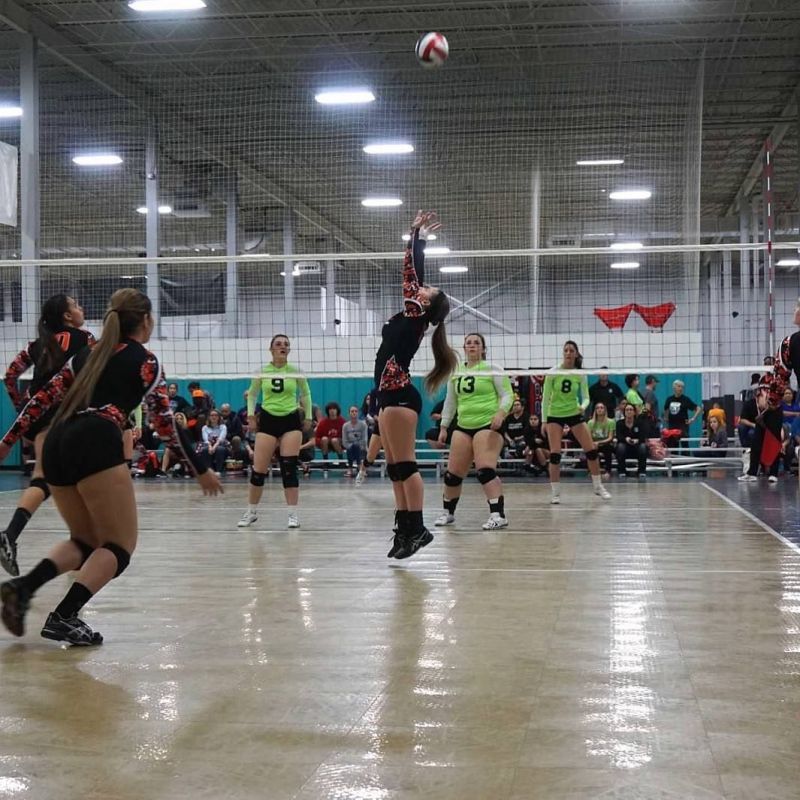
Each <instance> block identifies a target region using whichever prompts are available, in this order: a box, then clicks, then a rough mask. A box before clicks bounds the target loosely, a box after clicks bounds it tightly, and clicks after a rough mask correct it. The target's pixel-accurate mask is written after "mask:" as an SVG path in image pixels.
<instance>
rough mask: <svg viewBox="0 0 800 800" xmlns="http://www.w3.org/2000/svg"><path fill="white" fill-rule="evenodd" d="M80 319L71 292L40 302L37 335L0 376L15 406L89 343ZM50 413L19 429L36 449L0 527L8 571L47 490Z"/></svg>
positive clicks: (0, 552) (15, 570)
mask: <svg viewBox="0 0 800 800" xmlns="http://www.w3.org/2000/svg"><path fill="white" fill-rule="evenodd" d="M83 323H84V318H83V309H82V308H81V307H80V306H79V305H78V303H77V301H76V300H74V299H73V298H72V297H69V296H68V295H66V294H56V295H53V296H52V297H51V298H49V299H48V300H47V301H46V302H45V303H44V305H43V306H42V312H41V315H40V317H39V326H38V334H39V338H38V339H36V340H35V341H33V342H30V343H29V344H28V346H27V347H26V348H25V349H24V350H21V351H20V352H19V353H18V354H17V357H16V358H15V359H14V360H13V361H12V362H11V364H9V366H8V369H7V370H6V374H5V377H4V378H3V382H4V383H5V385H6V391H7V392H8V396H9V397H10V398H11V403H12V404H13V406H14V408H15V409H16V410H17V412H19V411H20V410H21V409H22V407H23V406H24V405H25V403H26V402H27V401H28V400H29V399H30V397H31V396H33V395H34V394H36V392H38V391H39V389H41V388H42V386H44V385H45V384H46V383H47V381H49V380H50V378H52V377H53V375H55V374H56V373H57V372H58V371H59V370H60V369H61V367H63V366H64V364H65V363H66V362H67V360H69V359H70V358H72V356H74V355H75V354H76V353H77V352H79V351H80V350H82V349H83V348H84V347H86V345H89V344H93V343H94V336H92V334H91V333H89V332H88V331H84V330H81V326H82V325H83ZM30 367H33V379H32V380H31V385H30V388H29V389H28V391H27V392H22V391H21V390H20V388H19V385H18V381H19V378H20V376H21V375H22V374H23V373H24V372H25V371H26V370H28V369H29V368H30ZM54 413H55V411H53V412H52V413H50V414H47V415H45V416H44V417H42V418H41V419H39V420H37V421H36V423H35V424H34V425H32V426H31V428H30V429H29V430H28V431H27V432H26V434H25V438H26V439H30V440H31V441H32V442H33V449H34V453H35V454H36V464H35V465H34V468H33V478H32V479H31V483H30V486H29V487H28V488H27V489H26V490H25V491H24V492H23V493H22V497H20V499H19V503H18V505H17V509H16V511H14V516H13V517H12V518H11V522H10V523H9V524H8V527H7V528H6V529H5V530H4V531H2V532H0V565H2V567H3V569H4V570H5V571H6V572H8V573H9V574H10V575H19V567H18V566H17V539H18V538H19V536H20V534H21V533H22V531H23V529H24V528H25V526H26V525H27V524H28V521H29V520H30V518H31V517H32V516H33V515H34V514H35V513H36V511H37V509H38V508H39V506H40V505H41V504H42V503H44V501H45V500H47V498H48V497H49V496H50V490H49V489H48V488H47V483H46V481H45V480H44V474H43V472H42V446H43V445H44V440H45V436H46V435H47V428H48V426H49V425H50V422H51V421H52V417H53V414H54Z"/></svg>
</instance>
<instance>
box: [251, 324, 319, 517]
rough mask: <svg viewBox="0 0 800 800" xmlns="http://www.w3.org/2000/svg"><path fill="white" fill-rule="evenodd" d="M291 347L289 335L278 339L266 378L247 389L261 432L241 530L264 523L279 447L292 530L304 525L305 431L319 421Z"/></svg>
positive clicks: (253, 427) (265, 370) (271, 345)
mask: <svg viewBox="0 0 800 800" xmlns="http://www.w3.org/2000/svg"><path fill="white" fill-rule="evenodd" d="M291 349H292V348H291V345H290V343H289V337H288V336H286V335H285V334H283V333H278V334H276V335H275V336H273V337H272V341H271V342H270V343H269V350H270V353H271V354H272V361H270V363H269V364H267V365H266V366H265V367H264V368H263V369H262V370H261V374H260V375H258V376H256V377H255V378H253V380H252V382H251V383H250V388H249V389H248V391H247V419H248V428H249V429H250V430H251V431H255V430H257V431H258V433H257V434H256V445H255V452H254V453H253V466H252V469H251V470H250V487H249V491H248V506H247V509H246V510H245V512H244V514H242V518H241V519H240V520H239V522H238V523H237V525H238V527H240V528H248V527H249V526H250V525H252V524H253V523H254V522H255V521H256V520H257V519H258V504H259V502H261V495H262V494H263V493H264V482H265V481H266V479H267V470H268V469H269V465H270V464H271V463H272V456H273V455H274V454H275V450H276V449H277V450H278V463H279V464H280V468H281V478H282V480H283V494H284V497H285V498H286V505H287V506H289V519H288V522H287V527H288V528H299V527H300V519H299V517H298V515H297V503H298V501H299V499H300V488H299V487H300V480H299V478H298V473H297V467H298V464H299V460H300V458H299V457H300V447H301V446H302V444H303V427H304V426H309V427H310V425H311V420H312V418H313V417H312V405H311V391H310V390H309V388H308V381H307V380H306V379H305V378H304V377H302V375H301V374H300V371H299V370H298V369H297V367H295V366H293V365H292V364H290V363H289V361H288V359H289V353H290V351H291ZM259 394H260V395H261V397H262V400H261V413H260V414H259V415H258V423H256V418H255V413H256V402H257V401H258V396H259ZM298 400H299V402H298ZM301 409H302V411H303V419H302V421H301V417H300V410H301ZM256 424H257V425H258V427H256Z"/></svg>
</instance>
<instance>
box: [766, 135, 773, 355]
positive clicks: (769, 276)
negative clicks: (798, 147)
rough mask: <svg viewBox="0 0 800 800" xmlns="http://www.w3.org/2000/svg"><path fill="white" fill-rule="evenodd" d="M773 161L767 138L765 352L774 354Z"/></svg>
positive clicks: (770, 142) (769, 140)
mask: <svg viewBox="0 0 800 800" xmlns="http://www.w3.org/2000/svg"><path fill="white" fill-rule="evenodd" d="M772 184H773V161H772V141H771V139H769V137H768V138H767V140H766V141H765V142H764V180H763V192H764V239H765V240H766V242H767V251H766V253H765V254H764V282H765V284H766V289H767V346H768V350H767V352H768V353H769V354H770V355H771V354H772V353H774V352H775V318H774V314H775V259H774V255H773V252H772V240H773V228H774V215H775V211H774V207H773V202H774V201H773V196H772V190H773V186H772Z"/></svg>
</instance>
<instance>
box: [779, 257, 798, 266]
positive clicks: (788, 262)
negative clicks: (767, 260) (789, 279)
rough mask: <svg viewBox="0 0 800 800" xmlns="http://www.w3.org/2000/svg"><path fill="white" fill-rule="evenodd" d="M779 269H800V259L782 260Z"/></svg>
mask: <svg viewBox="0 0 800 800" xmlns="http://www.w3.org/2000/svg"><path fill="white" fill-rule="evenodd" d="M778 266H779V267H800V258H782V259H781V260H780V261H779V262H778Z"/></svg>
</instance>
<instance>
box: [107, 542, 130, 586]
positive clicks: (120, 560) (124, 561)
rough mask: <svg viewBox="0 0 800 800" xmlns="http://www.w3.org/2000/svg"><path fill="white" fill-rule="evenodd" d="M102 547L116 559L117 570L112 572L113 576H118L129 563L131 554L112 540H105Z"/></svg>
mask: <svg viewBox="0 0 800 800" xmlns="http://www.w3.org/2000/svg"><path fill="white" fill-rule="evenodd" d="M103 547H104V548H105V549H106V550H110V551H111V552H112V553H113V554H114V556H115V558H116V559H117V571H116V572H115V573H114V577H115V578H119V576H120V575H122V573H123V572H125V570H126V569H127V568H128V564H130V563H131V554H130V553H129V552H128V551H127V550H126V549H125V548H124V547H120V546H119V545H118V544H114V542H106V543H105V544H104V545H103Z"/></svg>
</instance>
